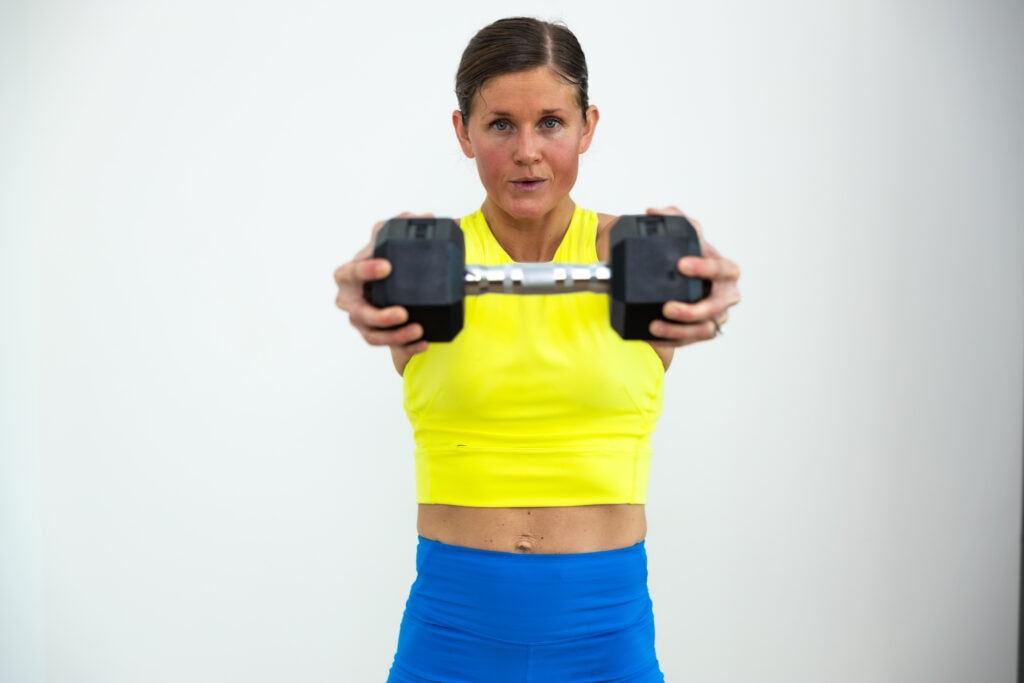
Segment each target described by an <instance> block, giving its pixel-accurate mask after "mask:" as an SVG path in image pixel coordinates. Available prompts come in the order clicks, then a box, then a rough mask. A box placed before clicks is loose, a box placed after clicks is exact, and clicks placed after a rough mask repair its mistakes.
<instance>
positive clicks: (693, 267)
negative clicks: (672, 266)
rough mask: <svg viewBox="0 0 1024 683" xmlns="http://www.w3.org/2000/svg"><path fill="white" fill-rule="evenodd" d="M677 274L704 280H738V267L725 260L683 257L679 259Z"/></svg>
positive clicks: (705, 257) (706, 257)
mask: <svg viewBox="0 0 1024 683" xmlns="http://www.w3.org/2000/svg"><path fill="white" fill-rule="evenodd" d="M678 268H679V272H680V273H682V274H683V275H686V276H687V277H699V278H702V279H704V280H739V278H740V267H739V266H738V265H737V264H736V263H735V262H733V261H730V260H729V259H725V258H716V257H708V256H684V257H682V258H681V259H679V263H678Z"/></svg>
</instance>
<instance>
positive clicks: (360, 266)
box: [334, 213, 427, 374]
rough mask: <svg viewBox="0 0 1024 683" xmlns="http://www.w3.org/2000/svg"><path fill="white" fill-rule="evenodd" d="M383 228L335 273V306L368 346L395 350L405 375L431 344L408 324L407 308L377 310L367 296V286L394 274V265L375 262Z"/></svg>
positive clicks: (397, 364)
mask: <svg viewBox="0 0 1024 683" xmlns="http://www.w3.org/2000/svg"><path fill="white" fill-rule="evenodd" d="M399 217H400V218H409V217H413V215H412V214H408V213H403V214H400V215H399ZM382 227H384V221H380V222H379V223H377V224H376V225H374V226H373V233H372V235H371V237H370V242H369V244H367V245H366V246H365V247H363V248H362V249H360V250H359V252H358V253H356V255H355V257H353V259H352V260H351V261H349V262H348V263H345V264H343V265H341V266H339V267H338V268H337V269H336V270H335V271H334V281H335V283H337V285H338V296H337V297H336V298H335V303H336V304H337V306H338V308H340V309H341V310H343V311H345V312H346V313H348V319H349V322H350V323H351V324H352V326H353V327H355V328H356V329H357V330H359V334H361V335H362V336H363V339H365V340H366V343H367V344H370V345H371V346H388V347H390V348H391V355H392V358H393V359H394V361H395V369H397V370H398V372H399V374H401V373H402V371H403V370H404V369H405V364H406V363H407V362H408V361H409V358H411V357H412V356H413V355H415V354H417V353H421V352H423V351H426V350H427V342H426V341H424V340H422V339H421V337H422V336H423V327H422V326H420V325H419V324H417V323H409V324H406V323H408V320H409V313H408V311H406V310H405V308H403V307H402V306H388V307H387V308H377V307H375V306H373V305H371V304H370V303H369V302H368V301H367V300H366V298H365V297H364V296H363V291H364V287H365V285H366V283H367V282H372V281H374V280H383V279H384V278H386V277H387V276H388V275H389V274H390V273H391V264H390V263H389V262H388V261H387V259H381V258H373V243H374V240H375V239H376V237H377V233H378V232H379V231H380V229H381V228H382Z"/></svg>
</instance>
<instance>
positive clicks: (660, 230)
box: [365, 215, 711, 342]
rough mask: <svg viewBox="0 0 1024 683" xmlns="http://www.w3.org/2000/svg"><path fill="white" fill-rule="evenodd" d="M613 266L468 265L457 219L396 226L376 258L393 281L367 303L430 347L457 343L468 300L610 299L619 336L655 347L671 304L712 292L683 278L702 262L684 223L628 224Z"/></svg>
mask: <svg viewBox="0 0 1024 683" xmlns="http://www.w3.org/2000/svg"><path fill="white" fill-rule="evenodd" d="M609 251H610V252H611V258H610V262H609V263H603V262H597V263H589V264H573V263H514V264H509V265H503V266H483V265H471V264H470V265H467V264H466V263H465V253H466V249H465V241H464V238H463V234H462V229H461V228H459V226H458V225H457V224H456V223H455V221H453V220H452V219H450V218H393V219H391V220H389V221H388V222H387V223H385V224H384V226H383V227H382V228H381V230H380V232H378V233H377V239H376V241H375V242H374V249H373V255H374V257H375V258H385V259H387V260H388V261H390V262H391V274H390V275H389V276H388V277H386V278H384V279H383V280H375V281H373V282H368V283H367V284H366V288H365V296H366V300H367V301H369V302H370V303H371V304H373V305H374V306H377V307H378V308H384V307H385V306H394V305H398V306H404V307H405V308H406V310H408V312H409V322H415V323H419V324H420V325H422V326H423V337H422V338H423V339H425V340H427V341H437V342H446V341H451V340H452V339H454V338H455V336H456V335H457V334H458V333H459V331H460V330H461V329H462V325H463V318H464V307H463V300H464V298H465V297H466V296H472V295H480V294H487V293H499V294H562V293H571V292H597V293H606V294H609V295H610V296H609V297H608V298H609V302H610V303H609V317H610V322H611V326H612V328H614V329H615V331H616V332H618V333H619V336H621V337H622V338H623V339H655V337H654V336H653V335H651V333H650V330H649V329H648V328H649V326H650V324H651V321H652V320H655V319H659V318H661V319H663V316H662V314H661V309H662V306H663V305H664V304H665V302H667V301H682V302H685V303H694V302H697V301H700V300H701V299H703V298H705V297H707V296H708V295H709V294H710V291H711V283H710V282H709V281H708V280H702V279H699V278H693V277H687V276H685V275H683V274H681V273H680V272H679V269H678V267H677V266H678V261H679V259H680V258H681V257H683V256H700V255H701V250H700V240H699V239H698V236H697V231H696V229H694V227H693V225H692V224H691V223H690V221H688V220H687V219H686V218H684V217H683V216H665V215H656V216H648V215H632V216H621V217H620V218H619V219H618V220H617V221H616V222H615V224H614V225H613V226H612V230H611V234H610V236H609Z"/></svg>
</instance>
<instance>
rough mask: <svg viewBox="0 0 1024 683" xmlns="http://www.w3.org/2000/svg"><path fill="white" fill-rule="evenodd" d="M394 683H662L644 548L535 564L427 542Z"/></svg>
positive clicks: (535, 558)
mask: <svg viewBox="0 0 1024 683" xmlns="http://www.w3.org/2000/svg"><path fill="white" fill-rule="evenodd" d="M416 572H417V577H416V581H415V583H413V585H412V590H411V591H410V594H409V600H408V602H407V603H406V607H405V614H404V616H403V617H402V626H401V631H400V633H399V636H398V651H397V653H396V654H395V661H394V663H393V664H392V667H391V674H390V676H389V677H388V683H598V682H601V683H613V682H614V683H662V682H663V681H664V680H665V678H664V676H663V675H662V673H661V671H660V669H659V667H658V659H657V657H656V656H655V652H654V615H653V612H652V610H651V599H650V596H649V594H648V591H647V551H646V549H645V547H644V544H643V543H639V544H637V545H635V546H632V547H630V548H623V549H621V550H607V551H602V552H594V553H579V554H567V555H532V554H519V553H503V552H494V551H488V550H474V549H472V548H462V547H459V546H452V545H446V544H444V543H438V542H437V541H431V540H428V539H425V538H420V539H419V545H418V546H417V549H416Z"/></svg>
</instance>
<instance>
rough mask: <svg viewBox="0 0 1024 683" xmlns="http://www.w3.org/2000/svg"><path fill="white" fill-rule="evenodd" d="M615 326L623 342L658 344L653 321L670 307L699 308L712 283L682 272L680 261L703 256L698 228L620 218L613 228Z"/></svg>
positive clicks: (679, 221)
mask: <svg viewBox="0 0 1024 683" xmlns="http://www.w3.org/2000/svg"><path fill="white" fill-rule="evenodd" d="M609 242H610V246H609V250H610V252H611V258H610V266H611V271H612V274H611V279H612V281H611V296H610V297H609V299H610V307H611V311H610V314H611V323H612V327H613V328H614V329H615V331H616V332H618V333H619V335H620V336H621V337H622V338H623V339H657V337H655V336H653V335H652V334H651V332H650V329H649V327H650V324H651V321H653V320H656V319H659V318H662V319H663V316H662V314H661V310H662V307H663V306H664V304H665V303H666V302H668V301H682V302H685V303H695V302H697V301H700V300H701V299H704V298H706V297H707V296H708V295H709V294H710V293H711V282H709V281H708V280H702V279H700V278H693V277H687V276H685V275H683V274H682V273H680V272H679V268H678V263H679V259H680V258H682V257H683V256H700V255H701V250H700V238H699V237H698V235H697V230H696V228H694V227H693V225H692V224H691V223H690V221H688V220H687V219H686V218H685V217H683V216H646V215H644V216H621V217H620V218H619V219H618V221H616V223H615V225H613V226H612V231H611V235H610V239H609Z"/></svg>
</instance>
